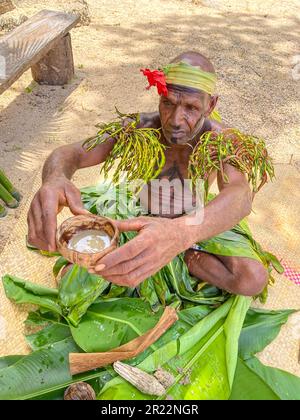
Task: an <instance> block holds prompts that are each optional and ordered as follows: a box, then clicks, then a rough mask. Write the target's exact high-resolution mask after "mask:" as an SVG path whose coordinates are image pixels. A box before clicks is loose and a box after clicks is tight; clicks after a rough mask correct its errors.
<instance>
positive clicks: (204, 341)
mask: <svg viewBox="0 0 300 420" xmlns="http://www.w3.org/2000/svg"><path fill="white" fill-rule="evenodd" d="M233 302H234V298H231V299H229V300H228V301H227V302H226V303H224V304H223V305H222V306H220V307H219V308H218V309H216V310H215V311H213V312H212V313H210V314H209V315H207V316H206V317H205V318H204V319H202V320H201V321H199V322H198V323H197V324H196V325H194V326H193V327H192V328H190V329H189V330H188V331H187V332H185V333H183V334H181V335H180V336H179V337H178V336H177V337H176V338H175V339H174V340H172V341H169V342H167V343H166V344H165V345H163V346H162V347H160V348H158V349H157V350H155V351H154V352H153V353H152V354H150V355H149V356H148V357H146V359H145V360H143V361H142V362H141V363H140V364H138V367H139V368H140V369H142V370H144V371H146V372H154V371H155V370H156V369H157V368H158V367H159V366H162V367H163V368H165V369H166V370H168V371H170V372H172V373H173V375H174V376H175V384H174V385H172V387H171V388H170V389H168V390H167V394H166V395H165V397H164V398H166V397H167V396H171V397H172V398H174V399H227V398H228V397H229V395H230V386H229V382H228V372H227V363H226V334H225V332H224V321H225V319H226V317H227V315H228V313H229V311H230V310H231V307H232V305H233ZM236 321H237V320H236ZM181 322H182V321H181ZM239 322H240V321H239ZM175 325H176V324H175ZM237 343H238V337H236V345H237ZM155 344H156V345H157V343H155ZM187 377H189V379H190V380H188V381H187V382H186V383H185V384H182V383H180V382H181V381H182V380H184V379H187ZM114 395H115V396H116V398H118V399H120V398H122V399H123V398H124V399H126V398H130V395H134V397H132V398H131V399H136V398H137V396H138V398H142V397H143V394H141V393H139V391H137V390H136V391H135V393H133V392H132V387H131V386H129V387H128V386H127V385H126V381H124V380H123V379H122V378H119V377H117V378H114V379H112V380H111V381H110V382H108V383H107V384H106V385H105V386H104V388H103V390H102V391H101V393H100V395H99V399H103V400H105V399H108V398H109V399H114V398H115V397H114ZM149 398H150V397H149V396H147V395H144V399H149Z"/></svg>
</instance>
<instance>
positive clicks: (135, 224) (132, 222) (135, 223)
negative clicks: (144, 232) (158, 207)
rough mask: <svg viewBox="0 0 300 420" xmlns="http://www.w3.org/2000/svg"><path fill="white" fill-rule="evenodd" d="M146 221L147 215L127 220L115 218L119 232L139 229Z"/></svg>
mask: <svg viewBox="0 0 300 420" xmlns="http://www.w3.org/2000/svg"><path fill="white" fill-rule="evenodd" d="M147 222H148V219H147V217H135V218H133V219H127V220H115V223H116V225H117V227H118V229H119V231H120V232H130V231H137V232H138V231H140V230H141V229H142V228H143V227H144V226H145V225H146V224H147Z"/></svg>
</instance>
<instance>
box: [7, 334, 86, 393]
mask: <svg viewBox="0 0 300 420" xmlns="http://www.w3.org/2000/svg"><path fill="white" fill-rule="evenodd" d="M76 351H78V348H77V346H76V345H75V344H74V341H73V340H72V338H67V339H65V340H63V341H60V342H58V343H55V344H54V345H51V346H49V347H45V348H43V349H41V350H38V351H36V352H34V353H31V354H29V355H28V356H25V357H23V358H22V359H20V360H19V361H18V362H16V363H15V364H14V365H12V366H9V367H7V368H5V369H2V370H1V371H0V399H21V400H23V399H29V398H34V397H37V396H39V395H41V394H43V393H46V392H50V391H53V390H55V389H56V388H57V386H60V385H61V384H68V383H69V382H70V381H71V380H72V378H71V375H70V372H69V368H68V355H69V353H71V352H76Z"/></svg>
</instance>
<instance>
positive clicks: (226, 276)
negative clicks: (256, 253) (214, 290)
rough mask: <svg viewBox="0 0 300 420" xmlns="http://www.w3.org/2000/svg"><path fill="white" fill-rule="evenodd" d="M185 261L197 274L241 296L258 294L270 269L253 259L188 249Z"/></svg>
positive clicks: (193, 273) (204, 279) (265, 281)
mask: <svg viewBox="0 0 300 420" xmlns="http://www.w3.org/2000/svg"><path fill="white" fill-rule="evenodd" d="M185 262H186V263H187V266H188V269H189V272H190V273H191V275H193V276H194V277H197V278H199V279H201V280H202V281H205V282H207V283H209V284H212V285H214V286H217V287H219V288H220V289H223V290H227V291H228V292H230V293H234V294H238V295H245V296H256V295H258V294H259V293H260V292H262V290H263V289H264V287H265V286H266V284H267V282H268V273H267V270H266V269H265V268H264V266H263V265H262V264H261V263H260V262H259V261H255V260H253V259H251V258H245V257H223V256H221V255H212V254H208V253H206V252H201V251H194V250H192V249H189V250H188V251H186V253H185Z"/></svg>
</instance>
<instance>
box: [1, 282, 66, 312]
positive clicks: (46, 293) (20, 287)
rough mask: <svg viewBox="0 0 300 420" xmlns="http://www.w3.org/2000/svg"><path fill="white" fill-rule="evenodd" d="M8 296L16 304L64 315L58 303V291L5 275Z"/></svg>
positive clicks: (4, 283)
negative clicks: (25, 304)
mask: <svg viewBox="0 0 300 420" xmlns="http://www.w3.org/2000/svg"><path fill="white" fill-rule="evenodd" d="M2 281H3V286H4V290H5V293H6V296H7V297H8V298H9V299H11V300H13V301H14V302H16V303H30V304H34V305H38V306H40V307H42V308H45V309H48V310H50V311H53V312H55V313H57V314H59V315H61V314H62V310H61V307H60V305H59V304H58V302H57V299H58V291H57V290H56V289H50V288H46V287H41V286H39V285H38V284H35V283H31V282H28V281H25V280H22V279H19V278H17V277H15V276H10V275H8V274H7V275H5V276H4V277H3V278H2Z"/></svg>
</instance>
